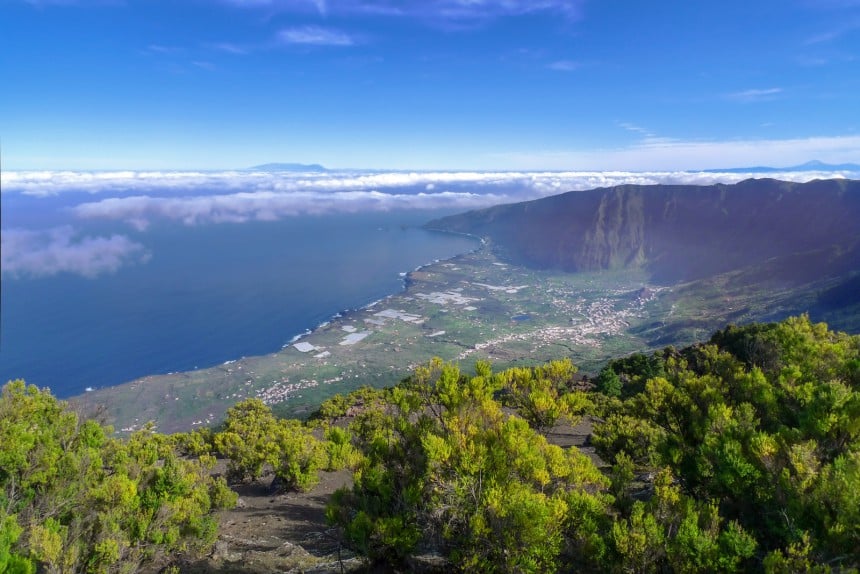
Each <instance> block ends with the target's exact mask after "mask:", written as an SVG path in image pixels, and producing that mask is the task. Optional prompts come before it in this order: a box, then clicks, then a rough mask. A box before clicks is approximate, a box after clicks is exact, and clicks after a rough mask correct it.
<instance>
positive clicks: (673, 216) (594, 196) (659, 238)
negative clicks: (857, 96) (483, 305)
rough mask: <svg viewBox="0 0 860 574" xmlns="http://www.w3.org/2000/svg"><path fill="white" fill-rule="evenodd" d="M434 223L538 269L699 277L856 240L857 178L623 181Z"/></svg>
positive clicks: (859, 213)
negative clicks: (642, 271)
mask: <svg viewBox="0 0 860 574" xmlns="http://www.w3.org/2000/svg"><path fill="white" fill-rule="evenodd" d="M427 227H429V228H433V229H442V230H448V231H457V232H462V233H471V234H474V235H479V236H483V237H486V238H489V239H490V240H491V241H492V242H493V244H494V246H495V247H496V248H497V249H498V250H499V252H500V254H501V255H502V256H504V257H506V258H507V259H509V260H511V261H512V262H515V263H519V264H524V265H527V266H531V267H536V268H558V269H563V270H566V271H594V270H601V269H620V268H644V269H646V270H648V271H649V272H650V273H651V274H652V277H653V278H654V280H656V281H665V282H675V281H680V280H694V279H700V278H704V277H709V276H712V275H715V274H718V273H723V272H726V271H730V270H733V269H738V268H741V267H746V266H750V265H756V264H759V263H763V262H765V261H767V260H769V259H771V258H774V257H785V256H787V255H791V254H794V253H801V252H809V251H815V250H820V249H825V248H828V247H832V248H833V249H835V250H836V252H840V246H846V245H853V244H854V242H855V240H856V238H857V237H858V236H860V181H853V180H843V179H832V180H816V181H812V182H808V183H792V182H783V181H778V180H774V179H750V180H745V181H742V182H740V183H737V184H734V185H724V184H717V185H711V186H689V185H649V186H637V185H624V186H617V187H613V188H599V189H594V190H590V191H581V192H579V191H577V192H568V193H564V194H561V195H557V196H552V197H547V198H544V199H539V200H535V201H530V202H524V203H518V204H511V205H503V206H497V207H492V208H489V209H483V210H478V211H472V212H468V213H465V214H462V215H456V216H451V217H446V218H443V219H439V220H435V221H432V222H430V223H428V224H427ZM844 265H845V263H844V261H843V262H841V263H840V265H839V267H842V268H843V269H842V271H844ZM819 271H820V270H819ZM840 272H841V271H840Z"/></svg>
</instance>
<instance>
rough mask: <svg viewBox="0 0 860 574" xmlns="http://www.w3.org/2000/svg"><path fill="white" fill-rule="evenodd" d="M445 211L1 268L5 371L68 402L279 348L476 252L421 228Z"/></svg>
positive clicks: (225, 233) (169, 242) (303, 222)
mask: <svg viewBox="0 0 860 574" xmlns="http://www.w3.org/2000/svg"><path fill="white" fill-rule="evenodd" d="M7 207H8V206H7ZM438 215H440V213H438V212H422V211H410V212H387V213H359V214H348V215H344V214H340V215H320V216H312V215H311V216H300V217H288V218H285V219H282V220H280V221H273V222H255V223H245V224H230V223H222V224H209V225H199V226H186V225H182V224H179V223H165V222H161V223H155V224H153V225H152V226H151V227H150V228H149V229H147V230H146V231H145V233H144V232H140V233H138V234H136V235H135V233H130V232H129V230H128V228H124V229H123V230H122V232H123V233H125V234H127V235H130V236H131V237H132V238H133V239H135V240H139V241H140V242H141V243H142V244H143V245H145V247H146V249H147V250H148V251H149V253H150V254H151V258H150V259H149V260H148V261H147V262H144V263H137V264H134V265H128V266H124V267H122V268H120V269H119V270H118V271H116V272H115V273H112V274H105V275H100V276H98V277H95V278H86V277H82V276H79V275H71V274H57V275H53V276H50V277H41V278H32V277H30V278H28V277H12V276H8V275H4V277H3V281H2V314H0V335H2V340H0V377H2V380H3V381H5V380H8V379H13V378H23V379H25V380H26V381H27V382H29V383H33V384H36V385H39V386H42V387H50V388H51V390H52V391H53V392H54V393H55V394H56V395H57V396H59V397H68V396H71V395H75V394H79V393H82V392H84V390H85V389H86V388H87V387H94V388H98V387H104V386H111V385H116V384H119V383H123V382H127V381H130V380H133V379H135V378H138V377H142V376H146V375H150V374H157V373H167V372H173V371H184V370H190V369H194V368H197V367H200V368H202V367H207V366H212V365H216V364H219V363H222V362H224V361H227V360H231V359H236V358H239V357H242V356H248V355H258V354H266V353H271V352H275V351H277V350H278V349H280V348H281V347H282V346H283V345H284V344H286V343H288V342H289V341H290V340H291V339H292V338H293V337H294V336H295V335H297V334H299V333H302V332H303V331H305V330H307V329H312V328H314V327H315V326H317V325H319V324H320V323H321V322H323V321H326V320H328V319H330V318H331V317H332V316H333V315H335V314H336V313H338V312H340V311H342V310H348V309H352V308H357V307H360V306H363V305H366V304H368V303H370V302H372V301H374V300H377V299H379V298H382V297H384V296H386V295H389V294H392V293H396V292H399V291H400V290H401V289H402V286H403V279H402V277H401V276H400V273H402V272H406V271H410V270H412V269H414V268H416V267H417V266H420V265H422V264H425V263H428V262H431V261H433V260H436V259H445V258H449V257H452V256H454V255H457V254H460V253H464V252H467V251H470V250H472V249H474V248H475V247H477V243H476V241H475V240H473V239H470V238H466V237H462V236H456V235H449V234H442V233H437V232H430V231H426V230H423V229H420V228H419V227H418V226H419V225H420V224H422V223H423V222H425V221H427V220H429V219H431V218H433V217H436V216H438ZM18 216H19V219H20V220H21V221H25V222H26V219H27V217H28V215H27V214H26V213H23V212H19V214H18ZM16 223H20V222H16ZM105 232H106V233H109V232H110V231H109V230H107V231H105Z"/></svg>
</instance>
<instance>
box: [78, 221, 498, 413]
mask: <svg viewBox="0 0 860 574" xmlns="http://www.w3.org/2000/svg"><path fill="white" fill-rule="evenodd" d="M419 229H424V230H425V231H431V232H433V233H443V234H451V235H457V236H461V237H467V238H469V239H472V240H474V241H476V242H477V245H476V246H475V247H474V248H473V249H470V250H468V251H463V252H460V253H456V254H454V255H451V256H450V257H445V258H437V259H434V260H433V261H429V262H427V263H423V264H421V265H418V266H417V267H415V268H414V269H412V270H411V271H407V272H399V273H400V287H399V289H398V290H397V291H396V292H390V293H388V294H386V295H384V296H382V297H379V298H377V299H374V300H372V301H370V302H368V303H366V304H363V305H359V306H357V307H352V308H346V309H341V310H340V311H337V312H335V313H334V314H332V315H328V318H327V319H325V320H323V321H321V322H319V323H317V324H316V325H315V326H314V327H312V328H306V329H304V330H302V331H300V332H299V333H297V334H295V335H293V336H292V337H291V338H290V339H289V340H288V341H287V342H286V343H283V344H282V345H281V346H280V347H278V348H276V349H273V350H269V351H264V352H260V353H255V354H248V355H242V356H239V357H236V356H231V357H230V358H226V359H224V360H217V361H215V362H212V363H210V364H206V365H204V366H200V367H195V368H193V369H184V370H179V369H177V370H170V371H166V372H161V373H158V372H156V373H148V374H145V375H142V376H139V377H135V378H133V379H126V380H123V381H122V382H119V383H116V384H113V385H107V386H96V387H87V389H85V390H83V391H81V392H78V393H76V394H73V395H69V396H68V397H66V398H65V399H64V400H68V401H79V400H83V401H84V402H89V399H91V398H92V396H98V394H100V393H109V392H110V391H111V390H112V389H117V388H121V387H125V386H135V385H138V384H139V383H141V382H142V381H146V380H151V379H158V378H162V377H183V376H192V375H193V374H195V373H204V372H208V371H212V370H215V369H219V368H222V367H229V366H231V365H234V364H237V363H242V362H243V361H254V360H260V359H264V358H266V357H272V356H275V355H278V354H280V353H283V352H285V351H288V350H289V349H290V348H291V347H293V345H294V344H295V343H299V342H301V341H302V340H303V339H305V338H307V337H311V336H313V335H314V334H315V333H318V332H320V331H322V330H323V329H326V328H327V327H330V326H331V325H332V324H333V323H336V322H337V321H339V320H347V319H348V317H350V316H351V315H354V314H357V313H361V312H363V311H368V310H369V309H371V308H372V307H374V306H376V305H378V304H380V303H382V302H384V301H386V300H388V299H391V298H393V297H398V296H402V295H404V294H405V293H406V292H407V290H408V289H409V287H410V286H411V285H413V284H414V280H413V279H412V275H413V274H414V273H417V272H422V271H426V270H427V269H428V268H430V267H432V266H434V265H440V264H444V263H446V262H449V261H452V260H454V259H456V258H458V257H463V256H467V255H471V254H475V253H477V252H479V251H480V250H481V249H483V248H484V247H485V246H486V241H485V240H484V239H483V238H481V237H478V236H476V235H472V234H468V233H460V232H456V231H446V230H442V229H425V228H423V227H420V228H419Z"/></svg>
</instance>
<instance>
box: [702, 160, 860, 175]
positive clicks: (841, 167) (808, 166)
mask: <svg viewBox="0 0 860 574" xmlns="http://www.w3.org/2000/svg"><path fill="white" fill-rule="evenodd" d="M803 171H860V164H856V163H838V164H832V163H824V162H822V161H819V160H817V159H813V160H811V161H807V162H806V163H802V164H799V165H792V166H788V167H770V166H764V165H759V166H755V167H728V168H723V169H703V170H702V172H704V173H779V172H782V173H785V172H803Z"/></svg>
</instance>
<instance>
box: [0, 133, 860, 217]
mask: <svg viewBox="0 0 860 574" xmlns="http://www.w3.org/2000/svg"><path fill="white" fill-rule="evenodd" d="M619 125H620V124H619ZM630 128H638V126H635V125H633V124H629V126H628V128H627V129H630ZM639 129H643V130H644V128H639ZM633 131H634V132H636V133H639V132H638V131H637V130H633ZM644 131H647V130H644ZM858 152H860V136H853V137H830V138H810V139H801V140H762V141H732V142H684V141H676V140H667V139H659V138H648V139H644V140H642V141H641V142H639V143H638V144H637V145H634V146H631V147H627V148H622V149H615V150H602V151H589V152H576V151H571V152H566V151H559V152H547V153H538V154H535V153H522V154H516V153H511V154H505V155H499V156H494V160H495V162H496V163H498V162H500V161H504V162H505V164H506V165H511V166H517V167H518V168H519V169H520V171H492V172H479V171H464V172H442V171H437V172H351V171H330V172H320V173H293V172H262V171H222V172H192V171H188V172H134V171H123V172H70V171H62V172H4V173H2V174H0V178H2V191H3V194H4V195H5V194H21V195H25V196H28V197H30V198H32V201H40V199H39V198H45V197H52V196H57V195H60V194H72V195H68V197H69V198H71V201H70V200H68V199H64V200H62V204H63V205H69V204H70V203H71V202H72V201H76V200H78V197H79V194H81V193H87V194H91V196H90V198H89V199H84V200H82V201H81V202H80V203H77V204H73V207H71V208H70V212H71V213H72V215H73V216H74V217H76V218H79V220H109V221H122V222H125V223H127V224H129V225H132V226H134V227H135V228H137V229H139V230H143V229H145V228H146V227H147V226H148V225H149V224H150V223H151V222H153V221H156V220H167V221H174V222H177V223H181V224H185V225H199V224H208V223H226V222H233V223H241V222H249V221H264V220H277V219H282V218H286V217H292V216H298V215H305V214H328V213H355V212H368V211H390V210H427V209H446V210H458V211H460V210H467V209H475V208H480V207H487V206H491V205H496V204H500V203H510V202H515V201H524V200H528V199H536V198H539V197H545V196H548V195H554V194H558V193H562V192H565V191H571V190H585V189H592V188H595V187H610V186H614V185H621V184H642V185H645V184H656V183H675V184H712V183H717V182H723V183H732V182H737V181H740V180H742V179H746V178H748V177H752V176H755V175H756V174H753V173H747V174H728V173H703V172H688V171H681V170H683V169H685V167H686V166H689V165H698V166H699V167H700V168H702V169H714V168H722V167H737V166H741V167H743V166H747V165H775V166H785V165H792V164H799V163H803V162H806V161H808V160H810V159H820V160H823V161H827V162H831V163H840V162H847V161H852V159H856V157H858V155H860V154H858ZM547 165H551V166H554V167H555V168H556V169H561V168H564V167H567V166H577V167H579V169H580V170H582V168H583V167H585V166H591V167H592V169H589V170H582V171H572V170H570V169H568V170H567V171H537V170H536V169H538V168H539V167H544V166H547ZM617 166H625V170H626V171H620V170H617V169H615V170H613V171H603V170H612V169H613V168H616V167H617ZM637 169H638V170H643V171H631V170H637ZM835 175H836V176H840V175H841V176H853V177H857V176H859V175H860V174H849V173H844V174H835ZM766 176H767V177H776V178H780V179H787V180H794V181H807V180H809V179H814V178H825V177H834V174H832V173H826V172H798V173H791V172H788V173H778V174H767V175H766ZM75 194H78V195H75Z"/></svg>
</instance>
